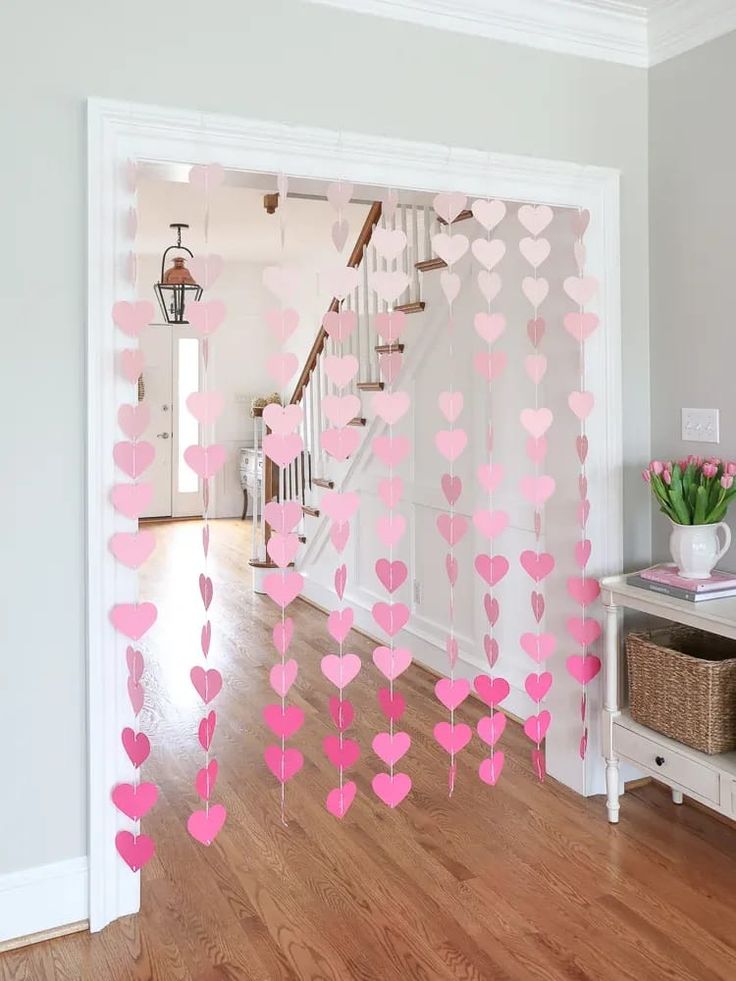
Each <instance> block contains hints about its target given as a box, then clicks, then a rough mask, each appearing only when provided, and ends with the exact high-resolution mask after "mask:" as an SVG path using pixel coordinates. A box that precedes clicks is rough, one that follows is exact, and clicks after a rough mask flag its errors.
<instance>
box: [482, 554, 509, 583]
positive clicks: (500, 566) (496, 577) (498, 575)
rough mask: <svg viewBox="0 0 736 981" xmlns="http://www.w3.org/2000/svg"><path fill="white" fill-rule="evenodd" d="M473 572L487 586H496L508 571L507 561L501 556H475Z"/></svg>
mask: <svg viewBox="0 0 736 981" xmlns="http://www.w3.org/2000/svg"><path fill="white" fill-rule="evenodd" d="M474 565H475V571H476V572H477V573H478V575H479V576H480V577H481V578H482V579H483V580H484V581H485V582H486V584H487V585H489V586H496V585H498V583H500V582H501V580H502V579H503V577H504V576H505V575H506V573H507V572H508V571H509V562H508V559H507V558H506V557H505V556H503V555H486V554H481V555H476V557H475V562H474Z"/></svg>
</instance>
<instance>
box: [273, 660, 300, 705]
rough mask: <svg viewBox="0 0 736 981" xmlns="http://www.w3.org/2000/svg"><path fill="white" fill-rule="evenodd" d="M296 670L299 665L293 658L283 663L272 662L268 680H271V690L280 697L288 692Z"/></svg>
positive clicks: (294, 678)
mask: <svg viewBox="0 0 736 981" xmlns="http://www.w3.org/2000/svg"><path fill="white" fill-rule="evenodd" d="M298 671H299V666H298V664H297V663H296V661H295V660H294V659H293V658H291V659H290V660H288V661H286V662H285V663H284V664H274V666H273V667H272V668H271V670H270V672H269V675H268V680H269V681H270V682H271V687H272V688H273V690H274V691H275V692H276V694H277V695H279V696H280V697H281V698H283V697H284V696H285V695H287V694H288V692H289V689H290V688H291V686H292V685H293V684H294V681H295V680H296V676H297V673H298Z"/></svg>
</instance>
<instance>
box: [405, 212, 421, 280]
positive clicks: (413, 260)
mask: <svg viewBox="0 0 736 981" xmlns="http://www.w3.org/2000/svg"><path fill="white" fill-rule="evenodd" d="M408 251H409V274H410V275H411V277H412V293H413V296H411V297H410V300H411V299H414V300H419V299H421V294H420V292H419V270H418V269H417V263H418V262H419V208H418V207H417V205H415V204H412V205H411V240H410V242H409V250H408Z"/></svg>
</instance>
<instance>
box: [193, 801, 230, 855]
mask: <svg viewBox="0 0 736 981" xmlns="http://www.w3.org/2000/svg"><path fill="white" fill-rule="evenodd" d="M226 817H227V811H226V810H225V807H224V805H223V804H212V805H210V807H209V809H208V810H204V811H195V812H194V813H193V814H190V815H189V818H188V820H187V831H188V832H189V834H190V835H191V836H192V838H194V840H195V841H198V842H199V843H200V844H201V845H207V846H208V847H209V845H211V844H212V842H213V841H214V840H215V838H216V837H217V836H218V835H219V833H220V831H222V826H223V824H224V823H225V818H226Z"/></svg>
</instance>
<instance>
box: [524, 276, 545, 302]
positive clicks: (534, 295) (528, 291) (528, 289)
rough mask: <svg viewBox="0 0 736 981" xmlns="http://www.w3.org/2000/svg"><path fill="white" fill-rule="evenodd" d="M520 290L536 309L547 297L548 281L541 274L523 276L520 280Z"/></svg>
mask: <svg viewBox="0 0 736 981" xmlns="http://www.w3.org/2000/svg"><path fill="white" fill-rule="evenodd" d="M521 291H522V293H523V294H524V296H525V297H526V298H527V300H528V301H529V302H530V303H531V305H532V306H533V307H534V309H535V310H536V309H537V307H540V306H541V305H542V304H543V303H544V301H545V300H546V299H547V295H548V294H549V283H548V282H547V280H546V279H545V278H544V277H543V276H539V277H538V278H535V277H533V276H525V277H524V278H523V279H522V281H521Z"/></svg>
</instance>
